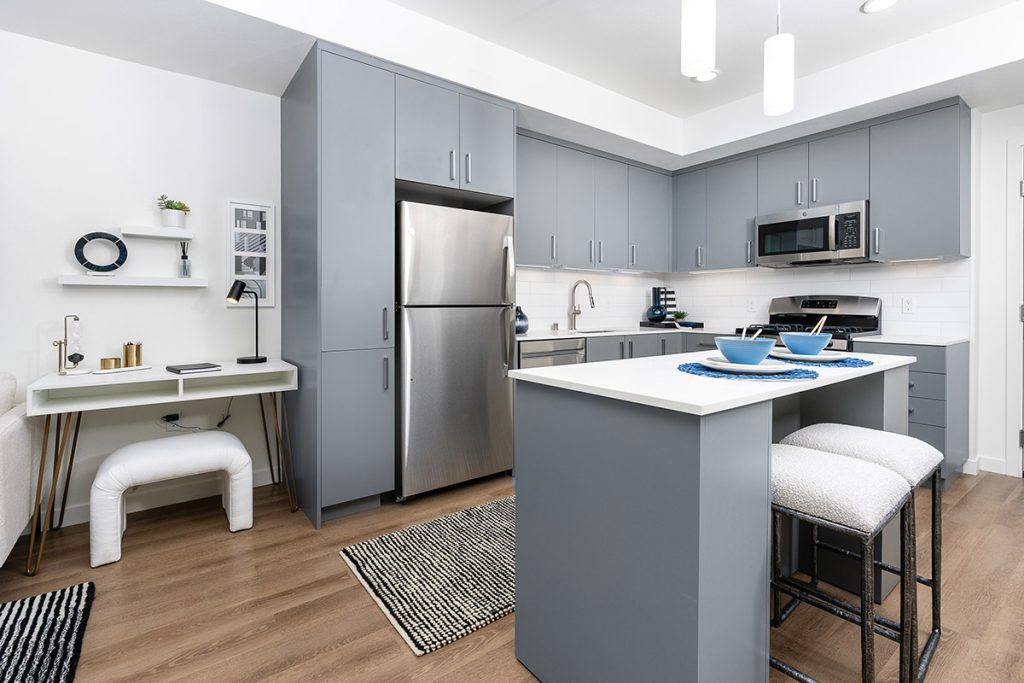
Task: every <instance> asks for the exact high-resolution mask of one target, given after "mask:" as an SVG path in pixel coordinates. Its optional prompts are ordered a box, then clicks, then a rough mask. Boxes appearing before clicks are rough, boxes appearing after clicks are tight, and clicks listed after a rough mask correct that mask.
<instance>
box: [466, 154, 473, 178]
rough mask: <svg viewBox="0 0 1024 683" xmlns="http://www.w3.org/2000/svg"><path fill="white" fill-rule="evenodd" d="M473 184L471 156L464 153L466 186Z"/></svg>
mask: <svg viewBox="0 0 1024 683" xmlns="http://www.w3.org/2000/svg"><path fill="white" fill-rule="evenodd" d="M471 182H473V154H472V152H466V184H467V185H469V184H470V183H471Z"/></svg>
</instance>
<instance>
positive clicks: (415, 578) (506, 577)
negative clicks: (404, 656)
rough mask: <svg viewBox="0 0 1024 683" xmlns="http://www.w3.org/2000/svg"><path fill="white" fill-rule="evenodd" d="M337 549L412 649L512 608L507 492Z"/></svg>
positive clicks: (512, 537)
mask: <svg viewBox="0 0 1024 683" xmlns="http://www.w3.org/2000/svg"><path fill="white" fill-rule="evenodd" d="M341 556H342V557H343V558H344V559H345V562H347V563H348V566H349V567H350V568H351V569H352V573H353V574H355V575H356V577H358V579H359V581H360V582H362V584H363V586H364V587H365V588H366V590H367V591H369V593H370V595H371V596H373V599H374V600H375V601H376V602H377V604H378V605H379V606H380V608H381V609H382V610H383V611H384V614H385V615H387V617H388V619H389V620H390V621H391V623H392V624H393V625H394V626H395V628H396V629H397V630H398V632H399V633H400V634H401V635H402V637H403V638H405V642H406V643H408V644H409V647H411V648H412V651H413V652H415V653H416V654H417V655H423V654H426V653H428V652H433V651H434V650H437V649H438V648H441V647H444V646H445V645H448V644H449V643H452V642H454V641H456V640H458V639H459V638H462V637H463V636H467V635H469V634H470V633H472V632H473V631H476V630H477V629H479V628H482V627H484V626H486V625H487V624H489V623H491V622H492V621H495V620H497V619H500V618H501V617H503V616H505V615H507V614H511V613H512V611H513V610H514V609H515V588H516V583H515V558H516V503H515V497H510V498H504V499H502V500H496V501H494V502H491V503H487V504H486V505H480V506H479V507H474V508H469V509H468V510H462V511H461V512H456V513H454V514H451V515H447V516H445V517H440V518H438V519H434V520H431V521H429V522H424V523H422V524H417V525H416V526H412V527H409V528H407V529H402V530H401V531H396V532H394V533H391V534H387V535H385V536H378V537H377V538H373V539H370V540H368V541H363V542H362V543H356V544H355V545H350V546H348V547H347V548H345V549H343V550H342V551H341Z"/></svg>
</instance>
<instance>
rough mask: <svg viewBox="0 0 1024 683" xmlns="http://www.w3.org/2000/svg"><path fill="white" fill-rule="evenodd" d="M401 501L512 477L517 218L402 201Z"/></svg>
mask: <svg viewBox="0 0 1024 683" xmlns="http://www.w3.org/2000/svg"><path fill="white" fill-rule="evenodd" d="M398 206H399V208H398V217H399V230H398V242H399V254H400V256H399V276H398V279H399V282H398V325H399V328H398V334H399V360H398V368H399V379H398V382H399V399H398V401H399V425H400V426H399V431H400V433H399V448H398V493H399V497H400V498H406V497H408V496H413V495H416V494H419V493H423V492H425V491H431V490H433V489H437V488H441V487H443V486H448V485H450V484H456V483H459V482H463V481H468V480H470V479H476V478H478V477H483V476H485V475H488V474H494V473H496V472H501V471H504V470H510V469H512V452H513V451H512V380H510V379H509V378H508V369H509V367H510V366H511V364H512V358H513V357H514V353H515V312H514V307H513V302H514V301H515V255H514V254H513V250H512V218H511V217H510V216H504V215H500V214H493V213H484V212H481V211H468V210H465V209H452V208H448V207H442V206H434V205H430V204H417V203H412V202H400V203H399V205H398Z"/></svg>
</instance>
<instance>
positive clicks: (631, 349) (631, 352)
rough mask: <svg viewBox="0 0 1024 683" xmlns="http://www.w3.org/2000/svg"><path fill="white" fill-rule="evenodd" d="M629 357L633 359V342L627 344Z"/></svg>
mask: <svg viewBox="0 0 1024 683" xmlns="http://www.w3.org/2000/svg"><path fill="white" fill-rule="evenodd" d="M629 357H630V358H632V357H633V342H629Z"/></svg>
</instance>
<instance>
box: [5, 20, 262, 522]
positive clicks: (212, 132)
mask: <svg viewBox="0 0 1024 683" xmlns="http://www.w3.org/2000/svg"><path fill="white" fill-rule="evenodd" d="M182 49H188V48H187V46H182ZM0 92H2V93H3V101H4V106H2V107H0V130H3V131H4V134H3V135H0V234H2V236H3V244H4V250H5V254H6V258H5V263H4V267H3V268H0V314H2V320H3V324H2V332H0V369H3V370H7V371H10V372H13V373H14V374H15V375H16V377H17V380H18V383H19V391H18V395H19V396H20V397H22V398H23V397H24V386H25V384H26V383H27V382H30V381H31V380H33V379H35V378H36V377H39V376H40V375H43V374H46V373H49V372H53V371H54V370H55V369H56V352H55V350H54V348H53V347H52V346H51V342H52V340H54V339H57V338H59V337H61V336H62V319H63V316H64V315H65V314H68V313H75V314H78V315H79V316H80V317H81V319H82V337H81V347H82V353H84V354H85V356H86V359H87V360H86V362H85V364H86V365H92V366H95V365H96V364H97V359H98V358H99V357H101V356H111V355H118V353H119V351H120V348H121V343H122V342H124V341H127V340H141V341H142V342H143V344H144V346H143V349H144V360H145V362H146V363H148V364H153V365H160V364H167V363H173V362H189V361H204V360H216V359H226V358H227V359H230V358H234V357H236V356H238V355H243V354H246V353H251V352H252V351H251V344H252V310H251V309H248V308H247V309H232V310H229V309H227V308H226V307H225V305H224V294H225V292H226V287H227V285H226V283H225V280H226V277H227V273H226V264H225V258H226V254H225V250H226V244H225V241H226V235H225V227H224V223H225V201H226V200H228V199H249V200H259V201H267V202H271V203H273V204H274V205H275V206H276V205H278V204H280V120H279V100H278V98H275V97H272V96H269V95H264V94H258V93H254V92H250V91H246V90H241V89H239V88H234V87H231V86H226V85H222V84H218V83H213V82H210V81H204V80H201V79H197V78H193V77H189V76H183V75H180V74H175V73H170V72H167V71H161V70H158V69H153V68H150V67H145V66H140V65H138V64H133V63H129V62H124V61H120V60H117V59H112V58H109V57H105V56H101V55H97V54H93V53H89V52H84V51H80V50H75V49H72V48H68V47H64V46H60V45H57V44H54V43H47V42H43V41H39V40H35V39H32V38H26V37H24V36H20V35H15V34H11V33H6V32H0ZM165 193H166V194H168V195H170V196H171V197H174V198H180V199H184V200H186V201H187V202H188V203H189V204H190V205H191V207H192V212H191V215H190V216H189V218H188V224H189V227H191V228H193V229H194V230H195V232H196V238H195V241H194V242H193V243H192V248H191V252H190V253H191V256H192V260H193V274H194V275H196V276H205V277H208V278H209V280H210V286H209V287H208V288H206V289H151V288H145V289H120V288H98V287H60V286H58V285H57V282H56V280H57V276H58V275H59V274H61V273H76V272H81V268H80V267H79V266H78V264H77V262H76V261H75V260H74V257H73V254H72V247H73V246H74V243H75V241H76V240H77V238H78V237H79V236H81V235H82V234H84V233H86V232H89V231H93V230H108V231H109V230H116V229H117V228H118V227H119V226H124V225H158V212H157V210H156V206H155V198H156V197H157V196H158V195H160V194H165ZM126 242H127V245H128V249H129V259H128V263H127V266H126V267H125V268H124V269H123V272H124V273H126V274H150V275H174V274H175V267H176V266H175V262H176V243H174V242H165V241H157V240H139V239H132V238H128V239H127V240H126ZM260 331H261V339H260V341H261V352H264V353H267V354H269V355H271V356H274V355H279V353H280V309H278V308H274V309H269V310H265V311H263V312H262V313H261V320H260ZM255 406H256V400H255V399H254V398H252V397H246V398H244V399H239V400H236V401H235V402H234V405H233V406H232V408H231V413H232V415H233V417H232V418H231V421H230V422H229V423H228V424H227V426H226V429H229V430H230V431H233V432H235V433H237V434H238V435H239V436H241V437H243V440H244V441H245V443H246V445H247V447H248V448H249V450H250V453H252V455H253V460H254V465H255V468H256V473H255V474H256V478H257V481H259V482H262V481H265V480H266V476H267V473H266V455H265V449H264V446H263V445H262V442H263V439H262V435H261V433H260V432H259V425H260V422H259V417H258V415H257V414H256V408H255ZM225 407H226V401H218V402H203V403H188V404H184V405H180V406H175V405H165V406H162V407H157V408H153V409H145V410H142V409H140V410H107V411H100V412H96V413H87V414H86V416H85V421H84V423H83V432H82V435H81V439H80V444H79V450H78V459H77V461H76V463H75V477H74V484H73V486H72V489H71V494H70V501H69V504H70V508H69V511H68V518H69V519H70V521H72V522H78V521H82V520H84V519H86V516H87V507H86V505H87V501H88V496H89V487H90V485H91V483H92V478H93V475H94V473H95V470H96V467H97V466H98V464H99V462H100V460H101V459H102V458H103V457H104V455H106V454H107V453H109V452H110V451H111V450H112V449H114V448H116V447H117V446H119V445H123V444H125V443H128V442H130V441H134V440H139V439H145V438H155V437H159V436H163V435H165V433H166V432H165V431H164V429H163V428H162V427H161V426H158V425H157V423H156V420H157V418H158V417H159V416H160V415H162V414H165V413H168V412H172V411H180V412H181V413H182V416H183V417H182V420H183V422H185V423H187V424H195V425H201V426H210V425H211V422H216V420H217V419H219V417H220V415H221V413H222V412H223V411H224V409H225ZM40 422H41V420H40ZM215 490H216V489H215V488H214V486H213V484H212V483H211V482H210V481H208V480H203V481H199V482H195V481H193V482H185V485H184V486H178V487H163V488H162V489H161V487H160V486H159V485H156V486H154V487H149V488H148V489H147V488H145V487H144V489H143V490H142V491H140V493H139V494H137V495H136V496H134V498H133V502H132V508H131V509H137V508H139V507H140V506H143V505H151V504H155V503H161V504H162V503H165V502H172V501H176V500H186V499H189V498H192V497H201V496H204V495H211V494H212V493H213V492H214V491H215Z"/></svg>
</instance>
